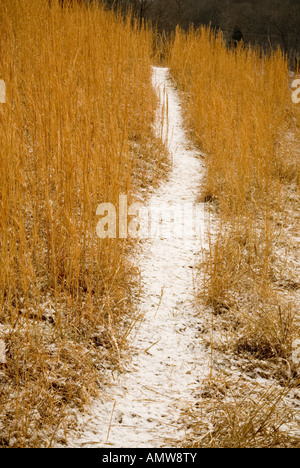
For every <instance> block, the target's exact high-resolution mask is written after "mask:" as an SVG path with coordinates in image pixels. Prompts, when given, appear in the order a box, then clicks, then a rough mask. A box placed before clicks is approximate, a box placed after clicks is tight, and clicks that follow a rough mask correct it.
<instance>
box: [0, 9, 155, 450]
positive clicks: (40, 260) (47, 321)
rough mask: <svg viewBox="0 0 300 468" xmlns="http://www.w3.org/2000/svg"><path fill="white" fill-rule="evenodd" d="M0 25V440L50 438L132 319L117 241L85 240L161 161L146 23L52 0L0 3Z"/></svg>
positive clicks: (111, 357) (111, 358)
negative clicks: (0, 82)
mask: <svg viewBox="0 0 300 468" xmlns="http://www.w3.org/2000/svg"><path fill="white" fill-rule="evenodd" d="M0 29H1V37H0V50H1V54H0V74H1V79H4V80H5V82H6V85H7V104H5V105H1V107H0V125H1V128H0V132H1V145H0V233H1V234H0V259H1V260H0V261H1V266H0V338H1V339H2V340H4V341H5V344H6V363H5V364H0V427H1V430H0V432H1V436H0V446H12V447H27V446H34V447H37V446H49V445H51V443H52V442H53V440H54V435H55V433H56V431H57V430H60V437H63V439H64V437H65V436H64V432H63V429H64V430H67V429H66V428H68V425H69V423H70V407H72V406H74V407H75V406H76V407H82V405H84V404H85V403H86V402H87V401H88V400H89V398H90V397H91V396H94V395H95V394H96V393H97V392H98V391H99V386H100V385H101V382H99V379H101V378H102V377H101V375H102V374H103V372H102V370H103V369H104V368H105V366H107V365H108V364H107V363H110V364H111V365H112V366H113V365H118V362H119V358H120V353H121V350H120V348H121V346H122V345H123V341H124V340H123V338H122V337H124V336H126V330H124V323H126V321H125V319H126V320H127V321H128V320H130V309H131V306H132V300H131V293H132V288H133V287H134V286H135V283H136V275H135V272H134V271H133V269H132V267H131V266H130V264H129V262H128V260H127V257H126V255H125V252H126V249H127V248H128V246H127V244H126V242H124V241H121V240H109V241H108V240H100V239H98V238H97V236H96V226H97V223H98V219H97V216H96V211H97V206H98V205H99V204H100V203H101V202H111V203H115V204H117V203H118V200H119V195H120V194H121V193H126V194H128V196H129V201H130V199H131V198H132V197H133V196H134V195H135V194H136V193H137V191H138V188H139V184H140V183H141V181H140V180H139V178H138V177H133V174H134V172H136V171H137V168H138V167H139V166H140V165H141V163H140V159H141V158H142V157H143V158H145V161H146V162H148V164H147V177H146V179H145V181H146V182H145V181H144V183H149V180H152V182H153V179H155V178H157V173H158V169H159V168H160V166H161V163H162V160H161V155H160V154H159V152H158V149H157V148H158V142H156V141H155V139H154V136H153V131H152V123H153V120H154V116H155V109H156V100H155V95H154V92H153V89H152V84H151V55H152V33H151V31H149V30H147V28H146V27H143V28H140V27H139V24H138V23H137V22H135V21H134V20H133V19H132V18H130V16H128V17H127V19H126V20H123V19H122V17H121V15H118V14H114V13H112V12H108V11H105V10H104V8H102V7H100V6H99V4H98V3H97V2H95V3H94V4H92V5H90V6H89V7H86V6H84V5H83V4H82V5H80V4H79V2H78V3H76V2H73V4H72V5H66V6H65V7H64V8H61V7H60V6H59V2H58V0H51V2H47V1H45V0H31V1H30V2H28V0H3V1H1V5H0ZM133 147H134V148H135V150H133ZM136 148H140V150H139V151H138V150H137V149H136ZM145 148H147V154H141V151H142V149H144V150H145ZM121 322H122V324H123V328H122V327H121V328H120V327H119V324H120V323H121ZM128 326H129V325H128Z"/></svg>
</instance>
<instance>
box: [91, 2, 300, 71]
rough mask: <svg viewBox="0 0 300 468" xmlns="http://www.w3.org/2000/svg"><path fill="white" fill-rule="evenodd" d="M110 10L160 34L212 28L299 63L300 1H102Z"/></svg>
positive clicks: (232, 39)
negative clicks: (118, 10) (147, 24)
mask: <svg viewBox="0 0 300 468" xmlns="http://www.w3.org/2000/svg"><path fill="white" fill-rule="evenodd" d="M87 1H88V0H87ZM99 1H102V2H103V3H105V4H107V5H108V6H110V7H112V6H114V7H117V8H120V7H121V8H123V9H128V8H131V9H132V10H133V11H134V13H135V14H136V15H137V16H138V17H139V18H140V21H142V20H143V19H146V20H151V21H152V22H153V23H154V24H155V25H156V26H157V28H158V30H159V31H160V32H164V33H167V34H168V33H170V32H172V31H173V30H174V29H175V27H176V26H177V25H178V24H179V25H180V26H181V27H182V28H183V29H185V30H187V29H188V28H189V27H190V25H191V24H193V25H194V26H195V27H198V26H200V25H202V24H204V25H211V26H212V27H213V28H215V29H216V30H222V32H223V34H224V36H225V39H226V40H227V42H228V44H229V45H232V46H234V47H236V46H237V45H238V44H239V43H240V42H243V43H244V44H246V45H247V44H256V45H259V46H260V47H261V48H262V49H263V50H269V49H270V48H272V49H276V48H277V47H278V46H279V47H281V49H282V50H283V51H284V52H285V53H286V54H287V55H288V56H289V58H290V61H291V63H295V60H297V58H298V59H299V55H300V0H285V1H282V0H243V1H241V0H99Z"/></svg>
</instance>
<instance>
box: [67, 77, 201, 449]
mask: <svg viewBox="0 0 300 468" xmlns="http://www.w3.org/2000/svg"><path fill="white" fill-rule="evenodd" d="M153 84H154V86H155V87H156V89H157V91H158V93H159V94H160V97H161V102H162V98H163V95H166V96H167V101H168V125H166V123H167V120H166V119H167V116H166V115H165V125H164V128H165V136H166V135H168V146H169V151H170V154H171V157H172V158H173V167H172V172H171V174H170V177H169V180H168V181H167V182H166V183H164V184H162V186H161V187H160V189H159V190H158V191H157V192H156V193H155V194H154V195H153V196H152V197H151V199H150V200H149V204H150V205H151V206H154V207H158V208H161V207H163V206H166V205H174V204H176V206H178V207H183V206H184V207H189V206H191V205H192V204H193V203H194V202H195V198H196V195H197V193H199V183H200V180H201V171H202V170H203V168H202V161H201V158H199V157H198V155H197V151H195V150H194V149H193V148H192V147H191V144H190V142H189V141H188V138H187V136H186V133H185V131H184V129H183V122H182V116H181V107H180V101H179V97H178V95H177V92H176V91H175V90H174V88H173V86H172V84H171V82H170V80H169V78H168V70H167V69H165V68H154V69H153ZM192 221H193V219H192V216H189V215H187V217H185V224H184V226H185V228H186V227H187V226H189V224H190V223H191V222H192ZM169 222H170V223H173V221H172V220H171V219H170V221H169ZM198 222H199V223H200V231H201V232H202V233H203V234H204V233H205V222H204V215H200V219H199V220H198ZM167 223H168V222H167ZM179 224H180V226H177V227H178V228H179V230H178V232H179V235H178V236H177V237H175V236H174V235H168V236H166V238H160V237H156V238H154V239H150V240H147V241H144V244H143V253H142V255H141V256H140V258H139V266H140V270H141V277H142V286H143V298H142V302H141V307H142V309H143V311H144V312H145V317H144V321H143V323H142V325H141V327H140V328H139V330H138V333H137V334H136V338H135V342H134V347H135V353H134V356H133V359H132V362H131V364H130V369H128V372H126V373H124V374H122V375H120V376H118V377H116V381H115V385H114V386H113V388H110V389H109V392H110V393H109V396H110V397H111V398H112V399H113V400H114V401H112V400H111V399H110V400H109V401H108V402H104V403H103V404H102V403H98V404H96V403H95V405H94V406H93V407H92V409H91V410H90V412H89V414H88V415H87V416H85V417H84V419H83V420H82V421H81V429H80V430H79V432H78V433H77V438H76V440H73V441H69V442H70V446H71V447H107V446H109V447H119V448H130V447H135V448H136V447H147V448H157V447H161V446H163V445H165V439H166V438H167V439H170V442H168V444H167V445H168V446H172V440H174V441H175V440H176V439H178V438H179V437H180V436H181V434H180V433H179V430H178V424H177V421H178V418H179V415H180V408H182V405H183V404H184V403H185V402H187V401H188V400H190V399H191V398H192V395H193V390H194V389H195V388H196V385H197V381H199V380H201V379H202V378H203V376H204V375H206V374H207V372H208V369H209V362H208V361H209V356H208V353H207V352H206V351H205V350H204V346H203V345H202V344H201V342H200V340H199V338H196V335H197V334H198V330H199V326H200V321H201V318H197V316H196V309H195V307H194V304H193V283H194V282H193V272H194V271H195V270H194V268H193V266H194V263H195V259H196V254H197V253H198V252H199V250H200V249H201V242H203V236H202V239H201V235H182V234H180V233H181V232H182V231H181V228H182V222H181V223H179ZM167 227H170V231H169V232H171V231H172V229H173V227H174V223H173V224H172V226H167Z"/></svg>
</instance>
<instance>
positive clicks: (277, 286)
mask: <svg viewBox="0 0 300 468" xmlns="http://www.w3.org/2000/svg"><path fill="white" fill-rule="evenodd" d="M169 62H170V68H171V72H172V75H173V77H174V78H175V80H176V81H177V83H178V84H179V86H180V89H181V90H182V92H183V96H184V101H185V112H186V118H187V124H188V125H189V128H191V132H192V137H193V138H194V139H195V141H196V142H197V143H198V145H199V146H200V147H201V148H202V149H203V150H204V151H205V152H206V154H207V157H206V168H207V169H206V177H205V181H204V184H203V190H202V193H201V194H200V199H201V200H202V201H203V202H210V203H209V206H210V208H209V209H211V210H212V211H213V212H214V219H218V225H217V226H216V225H215V227H214V230H213V232H211V242H210V248H209V249H208V251H207V252H206V254H205V259H204V262H203V264H202V265H201V266H200V267H201V269H200V273H201V274H200V277H201V281H203V284H204V287H202V289H201V291H200V296H201V297H202V298H205V301H206V303H207V304H208V305H209V306H210V308H211V311H212V315H213V319H212V320H211V321H208V328H210V333H211V334H210V335H209V336H212V341H211V339H210V338H208V341H209V342H210V344H209V345H210V346H211V348H212V355H213V358H212V361H213V359H214V357H215V359H216V360H217V361H218V362H223V361H224V362H225V361H226V364H227V365H230V362H231V361H230V359H231V360H232V359H233V360H234V361H235V362H236V363H237V366H240V370H241V371H242V372H246V374H247V373H248V374H249V375H252V376H254V378H256V377H259V374H258V373H256V371H255V369H256V368H258V367H259V366H260V365H261V363H268V365H269V371H270V369H271V372H266V373H265V376H267V377H266V378H272V379H275V380H276V382H277V384H281V385H289V386H292V385H298V382H299V372H298V366H297V363H295V362H294V361H293V359H292V350H293V343H294V341H295V340H296V339H299V336H300V332H299V299H300V297H299V289H300V284H299V262H298V255H299V248H300V245H299V239H298V233H299V226H300V216H299V200H300V197H299V185H300V151H299V148H300V133H299V130H300V125H299V124H300V119H299V115H300V109H299V106H298V107H297V105H295V104H294V103H293V102H292V90H291V88H290V86H289V85H290V83H289V81H291V78H290V77H289V72H288V63H287V60H286V58H285V57H284V55H283V53H282V52H281V51H280V50H277V51H274V52H272V53H271V54H269V55H265V54H263V53H261V51H259V50H256V49H253V48H243V47H242V46H240V47H238V48H237V49H228V47H227V46H226V44H225V42H224V40H223V38H222V35H221V34H219V35H216V34H215V33H214V31H212V30H210V29H209V28H201V29H199V30H197V31H194V30H193V29H191V30H190V31H189V33H184V32H182V31H181V30H180V29H178V30H177V31H176V35H175V38H174V40H173V42H172V46H171V52H170V57H169ZM297 278H298V279H297ZM199 299H200V297H199ZM225 353H226V354H228V353H229V356H230V358H228V356H227V357H224V356H225ZM245 360H246V365H245ZM224 362H223V364H224ZM253 370H254V371H253ZM216 374H217V375H218V371H216ZM275 387H276V386H275ZM278 392H279V394H280V389H279V390H278ZM254 401H256V400H255V398H254ZM233 407H234V405H231V406H230V411H233ZM227 408H228V409H229V406H228V405H227ZM216 410H217V408H216ZM234 411H236V414H237V415H238V414H239V407H238V406H236V408H235V410H234ZM221 413H223V415H224V408H222V409H221ZM240 414H241V415H242V414H243V412H240ZM248 416H249V415H248ZM248 416H247V417H248ZM245 417H246V415H245ZM249 418H250V416H249ZM250 419H251V418H250ZM271 419H272V418H271ZM223 422H224V418H223ZM244 423H245V420H244V419H243V417H242V416H241V417H240V419H239V424H241V425H243V424H244ZM200 424H201V421H200ZM224 424H225V422H224ZM224 427H226V424H225V425H224ZM225 433H226V431H223V432H222V431H220V432H219V436H220V437H219V439H218V441H217V442H216V444H222V440H223V443H224V444H225V445H226V446H227V445H228V439H227V442H226V440H225V439H224V437H225ZM226 437H227V436H226ZM239 440H240V441H239V444H244V446H247V445H248V443H249V444H250V446H251V445H253V444H252V442H251V443H250V442H249V441H248V439H247V438H246V437H245V438H244V440H241V439H239ZM206 442H207V440H206ZM203 443H204V442H203ZM207 443H208V442H207ZM214 443H215V442H214ZM253 443H255V440H254V442H253ZM265 443H266V446H269V445H271V444H269V442H268V441H267V439H266V441H265ZM261 444H263V440H260V441H259V444H258V445H260V446H261ZM204 445H205V443H204ZM208 445H210V443H208ZM213 445H214V444H213Z"/></svg>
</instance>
